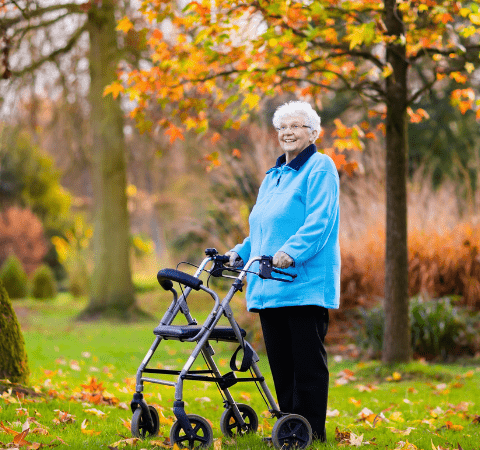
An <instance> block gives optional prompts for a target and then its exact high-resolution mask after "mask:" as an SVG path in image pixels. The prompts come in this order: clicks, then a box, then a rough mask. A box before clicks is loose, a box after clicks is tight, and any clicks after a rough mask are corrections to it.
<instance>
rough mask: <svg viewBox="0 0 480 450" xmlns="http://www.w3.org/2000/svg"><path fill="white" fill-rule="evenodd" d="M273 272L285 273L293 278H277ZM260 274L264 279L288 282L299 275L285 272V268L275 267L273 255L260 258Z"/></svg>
mask: <svg viewBox="0 0 480 450" xmlns="http://www.w3.org/2000/svg"><path fill="white" fill-rule="evenodd" d="M272 272H275V273H279V274H281V275H285V276H287V277H290V278H291V280H285V279H284V278H275V277H272ZM258 276H259V277H260V278H262V279H263V280H276V281H284V282H286V283H291V282H292V281H293V280H294V279H295V278H297V275H296V274H294V273H288V272H284V271H283V270H280V269H277V268H276V267H273V257H272V256H262V257H261V258H260V270H259V271H258Z"/></svg>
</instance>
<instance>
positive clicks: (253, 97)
mask: <svg viewBox="0 0 480 450" xmlns="http://www.w3.org/2000/svg"><path fill="white" fill-rule="evenodd" d="M259 101H260V96H258V95H257V94H251V93H250V94H248V95H247V96H246V97H245V98H244V99H243V102H242V105H248V107H249V109H253V108H255V107H256V106H257V105H258V102H259Z"/></svg>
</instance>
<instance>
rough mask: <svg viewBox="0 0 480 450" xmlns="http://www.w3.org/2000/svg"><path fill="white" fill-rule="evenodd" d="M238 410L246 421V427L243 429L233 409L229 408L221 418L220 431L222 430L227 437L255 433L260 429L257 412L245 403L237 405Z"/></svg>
mask: <svg viewBox="0 0 480 450" xmlns="http://www.w3.org/2000/svg"><path fill="white" fill-rule="evenodd" d="M237 408H238V409H239V411H240V414H241V416H242V418H243V420H244V421H245V425H246V427H245V428H242V427H241V425H240V423H239V421H238V419H237V418H236V417H235V414H233V410H232V407H229V408H227V409H226V410H225V411H223V414H222V417H221V418H220V430H222V433H223V435H224V436H226V437H232V436H235V435H240V436H241V435H244V434H246V433H255V432H256V431H257V429H258V417H257V413H256V412H255V410H254V409H253V408H252V407H250V406H248V405H244V404H243V403H237Z"/></svg>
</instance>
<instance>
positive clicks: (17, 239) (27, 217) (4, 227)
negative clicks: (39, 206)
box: [0, 206, 47, 274]
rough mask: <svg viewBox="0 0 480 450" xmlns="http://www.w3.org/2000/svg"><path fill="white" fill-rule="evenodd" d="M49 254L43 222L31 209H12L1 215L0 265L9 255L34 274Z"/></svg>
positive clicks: (14, 207)
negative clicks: (15, 257)
mask: <svg viewBox="0 0 480 450" xmlns="http://www.w3.org/2000/svg"><path fill="white" fill-rule="evenodd" d="M46 253H47V244H46V241H45V237H44V233H43V226H42V222H41V221H40V220H39V219H38V218H37V217H36V216H35V214H33V213H32V212H31V211H30V210H29V209H21V208H18V207H16V206H13V207H10V208H8V209H6V210H4V211H3V212H1V213H0V265H1V264H2V263H3V262H4V261H5V260H6V259H7V257H8V255H9V254H14V255H16V256H17V258H18V259H19V260H20V261H21V263H22V265H23V267H24V269H25V271H26V272H27V274H30V273H32V272H33V271H34V270H35V269H36V268H37V267H38V266H39V265H40V264H41V263H42V261H43V257H44V256H45V254H46Z"/></svg>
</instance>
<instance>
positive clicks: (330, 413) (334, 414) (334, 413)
mask: <svg viewBox="0 0 480 450" xmlns="http://www.w3.org/2000/svg"><path fill="white" fill-rule="evenodd" d="M339 415H340V411H339V410H338V409H334V410H333V411H330V410H329V409H327V417H338V416H339Z"/></svg>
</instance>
